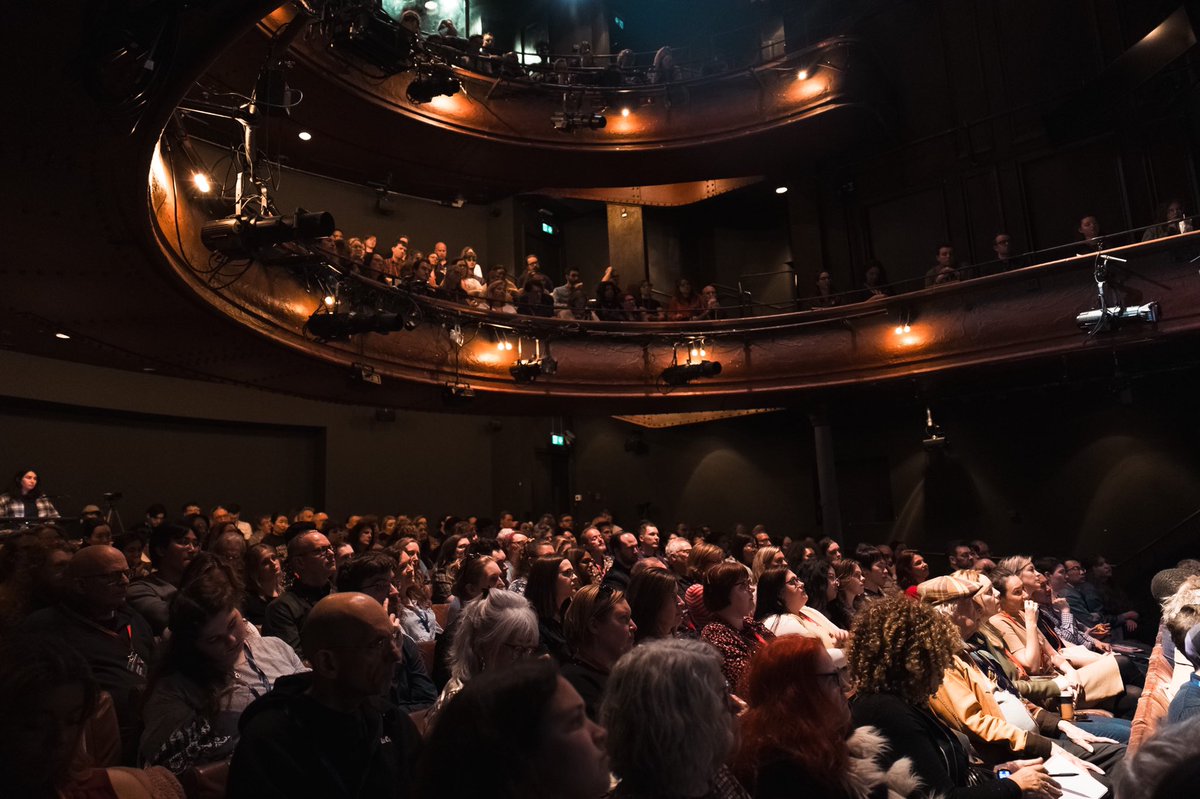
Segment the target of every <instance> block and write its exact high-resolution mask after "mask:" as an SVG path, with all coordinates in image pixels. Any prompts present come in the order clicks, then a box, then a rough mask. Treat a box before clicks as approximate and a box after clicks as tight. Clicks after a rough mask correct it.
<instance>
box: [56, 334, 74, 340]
mask: <svg viewBox="0 0 1200 799" xmlns="http://www.w3.org/2000/svg"><path fill="white" fill-rule="evenodd" d="M54 337H55V338H61V339H62V340H63V341H66V340H67V339H69V338H70V336H69V335H67V334H66V333H55V334H54Z"/></svg>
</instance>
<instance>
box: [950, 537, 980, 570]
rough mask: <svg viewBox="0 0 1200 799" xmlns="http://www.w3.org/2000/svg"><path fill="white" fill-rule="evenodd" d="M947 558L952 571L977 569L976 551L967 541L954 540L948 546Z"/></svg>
mask: <svg viewBox="0 0 1200 799" xmlns="http://www.w3.org/2000/svg"><path fill="white" fill-rule="evenodd" d="M946 558H947V560H948V561H949V563H950V571H952V572H955V571H959V570H961V569H974V568H975V558H976V555H975V550H973V549H971V545H970V544H968V543H967V542H966V541H960V540H957V539H955V540H953V541H949V542H947V544H946Z"/></svg>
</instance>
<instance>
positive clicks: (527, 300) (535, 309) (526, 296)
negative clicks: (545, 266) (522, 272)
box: [517, 275, 554, 318]
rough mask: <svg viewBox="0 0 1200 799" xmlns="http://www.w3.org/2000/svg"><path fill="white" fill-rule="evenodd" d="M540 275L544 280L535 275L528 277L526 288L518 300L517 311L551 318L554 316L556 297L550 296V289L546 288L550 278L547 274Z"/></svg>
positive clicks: (527, 314)
mask: <svg viewBox="0 0 1200 799" xmlns="http://www.w3.org/2000/svg"><path fill="white" fill-rule="evenodd" d="M539 277H541V278H542V280H539V279H537V278H533V277H530V278H526V280H525V283H524V288H523V290H522V291H521V295H520V297H519V298H518V300H517V312H518V313H522V314H525V315H526V316H543V317H546V318H550V317H552V316H554V299H553V298H552V297H551V296H550V291H549V290H548V289H546V288H545V284H546V283H548V282H549V278H547V277H546V276H545V275H540V276H539ZM543 281H545V282H543Z"/></svg>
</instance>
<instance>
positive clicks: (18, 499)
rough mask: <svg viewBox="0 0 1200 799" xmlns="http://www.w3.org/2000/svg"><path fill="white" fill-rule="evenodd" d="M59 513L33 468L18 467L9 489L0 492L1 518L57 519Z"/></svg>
mask: <svg viewBox="0 0 1200 799" xmlns="http://www.w3.org/2000/svg"><path fill="white" fill-rule="evenodd" d="M58 515H59V514H58V509H57V508H55V507H54V503H53V502H51V501H50V498H49V497H48V496H46V493H45V491H43V490H42V486H41V483H40V481H39V478H38V473H37V472H35V471H34V470H33V469H18V470H17V473H16V474H14V475H13V478H12V481H11V482H10V483H9V485H8V490H7V491H5V492H4V493H3V494H0V519H57V518H58Z"/></svg>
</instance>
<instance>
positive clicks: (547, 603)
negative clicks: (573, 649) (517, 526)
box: [525, 555, 579, 663]
mask: <svg viewBox="0 0 1200 799" xmlns="http://www.w3.org/2000/svg"><path fill="white" fill-rule="evenodd" d="M577 590H579V578H578V577H576V575H575V567H574V566H573V565H572V564H571V561H570V560H568V559H567V558H560V557H559V556H557V555H554V556H552V557H548V558H539V559H538V560H537V561H535V562H534V564H533V567H532V568H530V570H529V583H528V585H527V586H526V587H525V599H527V600H528V601H529V604H530V605H532V606H533V610H534V612H535V613H537V617H538V640H539V641H541V646H542V650H543V651H544V652H546V653H548V654H549V655H550V656H551V657H553V658H554V660H555V662H557V663H566V662H567V660H568V659H569V658H570V651H569V650H568V649H567V638H566V634H565V633H564V632H563V616H564V615H565V614H566V610H567V607H568V606H569V605H570V603H571V597H572V596H574V594H575V592H576V591H577Z"/></svg>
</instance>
